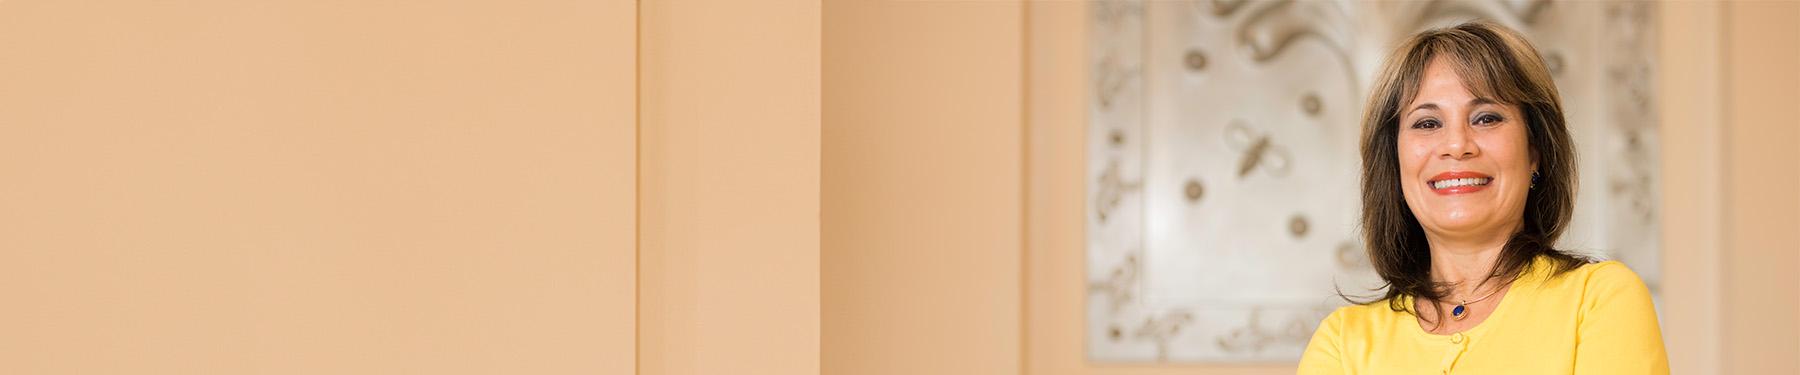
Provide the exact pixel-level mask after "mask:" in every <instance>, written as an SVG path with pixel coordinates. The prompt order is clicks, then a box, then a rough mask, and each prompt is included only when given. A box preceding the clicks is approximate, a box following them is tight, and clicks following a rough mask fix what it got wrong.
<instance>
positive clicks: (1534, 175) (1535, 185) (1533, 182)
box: [1531, 171, 1538, 189]
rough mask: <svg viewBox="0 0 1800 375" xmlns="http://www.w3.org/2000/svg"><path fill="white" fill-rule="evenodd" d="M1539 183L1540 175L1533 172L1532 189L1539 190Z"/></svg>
mask: <svg viewBox="0 0 1800 375" xmlns="http://www.w3.org/2000/svg"><path fill="white" fill-rule="evenodd" d="M1537 181H1538V173H1537V171H1531V188H1532V189H1536V188H1537Z"/></svg>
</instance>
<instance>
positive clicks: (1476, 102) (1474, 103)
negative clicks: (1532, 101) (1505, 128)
mask: <svg viewBox="0 0 1800 375" xmlns="http://www.w3.org/2000/svg"><path fill="white" fill-rule="evenodd" d="M1499 103H1500V102H1497V101H1494V100H1493V99H1488V98H1475V99H1470V100H1469V106H1470V107H1474V106H1478V105H1482V104H1499ZM1421 109H1430V110H1437V109H1438V105H1437V103H1425V104H1420V105H1419V106H1417V107H1413V109H1412V110H1411V111H1406V113H1408V114H1410V113H1413V112H1418V111H1419V110H1421Z"/></svg>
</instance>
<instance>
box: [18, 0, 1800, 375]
mask: <svg viewBox="0 0 1800 375" xmlns="http://www.w3.org/2000/svg"><path fill="white" fill-rule="evenodd" d="M1472 18H1484V19H1493V20H1495V21H1497V22H1502V23H1504V24H1507V25H1509V26H1513V27H1516V28H1519V29H1520V30H1522V31H1524V32H1525V33H1526V34H1528V35H1529V36H1531V37H1532V38H1533V40H1534V41H1535V42H1537V43H1538V45H1539V47H1540V48H1541V49H1542V50H1543V52H1545V55H1546V58H1547V59H1549V60H1550V62H1551V65H1552V66H1553V69H1555V70H1556V71H1558V73H1557V74H1558V76H1557V80H1558V84H1559V86H1560V87H1561V88H1562V90H1563V92H1564V94H1565V95H1566V100H1568V102H1567V103H1565V104H1566V105H1567V106H1569V107H1570V113H1571V121H1572V123H1575V121H1579V123H1578V124H1576V127H1577V128H1576V130H1575V131H1576V132H1577V137H1578V140H1580V141H1581V143H1582V147H1583V149H1582V152H1583V154H1582V156H1583V158H1584V159H1582V160H1583V163H1584V164H1583V165H1582V167H1583V171H1584V175H1583V176H1582V186H1583V188H1584V189H1583V190H1582V195H1581V198H1579V199H1581V204H1583V205H1585V206H1582V207H1581V208H1580V209H1579V211H1578V212H1577V216H1578V219H1577V220H1578V228H1577V229H1576V231H1575V232H1574V233H1572V234H1571V237H1570V238H1569V241H1568V242H1567V243H1565V246H1568V247H1571V248H1576V249H1579V250H1582V251H1588V252H1591V253H1593V254H1597V255H1602V256H1608V257H1613V258H1618V259H1621V260H1624V261H1626V262H1628V263H1629V264H1630V265H1631V266H1632V267H1633V269H1634V270H1637V271H1638V272H1639V273H1640V274H1642V275H1644V276H1645V278H1646V281H1648V282H1651V285H1652V286H1653V287H1654V288H1655V291H1656V294H1657V299H1658V309H1659V318H1660V319H1661V323H1662V326H1663V334H1664V338H1665V343H1666V345H1667V347H1668V349H1669V356H1670V360H1671V363H1672V366H1673V368H1674V370H1675V372H1676V373H1684V374H1688V373H1692V374H1790V373H1800V273H1797V272H1795V270H1797V269H1800V246H1796V245H1794V244H1796V243H1800V191H1796V190H1795V189H1794V188H1793V186H1797V185H1800V155H1796V154H1794V152H1793V150H1794V148H1795V145H1800V124H1796V123H1795V122H1794V120H1793V119H1792V118H1791V117H1792V116H1789V115H1788V113H1789V112H1792V111H1793V110H1794V109H1795V108H1800V25H1797V24H1795V23H1793V22H1792V20H1793V19H1796V18H1800V2H1794V1H1781V0H1777V1H1679V2H1565V1H1554V0H1553V1H1470V2H1462V1H1417V2H1412V1H1404V2H1354V1H1330V2H1326V1H1282V2H1260V1H1248V0H1237V1H1234V0H1197V1H1099V2H1088V1H902V0H841V1H839V0H831V1H823V2H819V1H778V0H756V1H734V0H641V1H620V0H596V1H551V0H526V1H506V2H501V1H438V2H401V1H387V2H332V1H326V2H318V1H311V2H302V1H283V0H275V1H259V2H228V1H208V0H192V1H96V2H51V1H27V0H7V1H4V2H0V56H4V57H0V131H3V132H4V133H3V134H0V178H3V179H4V180H3V181H4V183H0V215H4V219H0V220H3V221H0V295H4V296H7V298H8V301H9V303H8V304H7V305H6V308H4V309H0V332H5V334H4V335H0V372H3V373H21V374H63V373H70V374H76V373H78V374H90V373H357V374H362V373H370V374H386V373H444V374H458V373H470V374H473V373H527V374H540V373H542V374H560V373H585V374H594V373H598V374H634V373H635V374H821V373H823V374H1021V375H1024V374H1029V375H1044V374H1285V373H1292V372H1293V371H1294V368H1293V365H1292V361H1293V360H1294V359H1295V358H1297V357H1296V353H1297V352H1295V351H1294V348H1295V347H1296V345H1297V344H1296V342H1297V341H1296V340H1300V339H1301V338H1302V337H1304V336H1306V335H1310V331H1311V329H1312V328H1311V325H1312V324H1316V317H1315V316H1317V315H1316V314H1319V313H1320V312H1321V311H1329V310H1328V309H1329V308H1331V307H1332V306H1334V305H1333V302H1331V301H1330V300H1329V299H1326V298H1322V297H1324V296H1322V295H1320V294H1319V291H1320V290H1321V289H1318V288H1320V287H1321V285H1322V284H1325V283H1327V282H1341V283H1345V284H1347V285H1349V284H1354V283H1355V282H1357V280H1358V279H1357V277H1358V276H1357V275H1358V272H1361V271H1359V270H1358V267H1360V265H1359V264H1358V263H1357V258H1356V257H1355V256H1353V255H1354V254H1356V253H1357V252H1359V251H1361V250H1360V249H1356V248H1354V246H1351V247H1345V246H1343V244H1344V243H1345V242H1344V241H1345V239H1347V238H1353V237H1350V236H1353V234H1354V232H1353V229H1354V228H1353V227H1349V226H1348V223H1349V222H1348V221H1347V219H1348V218H1350V217H1351V216H1350V215H1352V214H1353V213H1354V211H1353V210H1354V209H1355V207H1354V206H1351V205H1347V203H1348V202H1345V200H1347V199H1353V198H1354V196H1353V195H1352V194H1353V192H1350V191H1346V190H1343V188H1342V186H1344V184H1345V180H1344V178H1346V176H1349V175H1350V174H1351V173H1354V167H1355V166H1354V154H1351V153H1349V152H1350V150H1351V148H1350V147H1351V146H1349V145H1350V144H1351V143H1349V142H1350V140H1352V139H1353V137H1354V135H1355V134H1354V133H1355V132H1354V130H1353V124H1354V123H1355V115H1356V114H1357V113H1358V111H1360V105H1359V103H1360V100H1361V95H1363V91H1365V90H1366V87H1367V84H1368V79H1369V76H1370V71H1371V69H1372V67H1373V65H1374V64H1377V63H1378V62H1379V59H1380V57H1381V55H1380V54H1381V53H1382V52H1385V50H1386V48H1389V47H1390V45H1391V43H1392V42H1393V40H1394V39H1396V38H1399V37H1401V36H1404V35H1405V34H1406V33H1410V32H1413V31H1415V30H1418V29H1420V28H1424V27H1431V26H1437V25H1443V24H1446V23H1451V22H1456V21H1459V20H1464V19H1472ZM1102 216H1105V217H1106V219H1101V217H1102ZM1346 254H1349V255H1351V256H1346ZM1365 276H1366V275H1365ZM1270 280H1275V281H1270ZM1281 280H1285V281H1281Z"/></svg>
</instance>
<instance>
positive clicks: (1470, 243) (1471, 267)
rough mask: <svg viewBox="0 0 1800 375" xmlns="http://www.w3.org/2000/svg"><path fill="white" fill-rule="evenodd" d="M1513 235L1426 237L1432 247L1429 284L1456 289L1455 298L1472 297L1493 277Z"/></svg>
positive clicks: (1506, 231)
mask: <svg viewBox="0 0 1800 375" xmlns="http://www.w3.org/2000/svg"><path fill="white" fill-rule="evenodd" d="M1513 229H1517V225H1513ZM1513 232H1514V231H1513V230H1503V231H1498V232H1496V233H1499V234H1493V235H1486V236H1466V237H1448V236H1433V235H1430V233H1427V235H1426V240H1427V241H1428V242H1429V243H1430V245H1431V279H1432V281H1435V282H1440V283H1448V284H1452V285H1455V289H1454V290H1455V291H1456V294H1457V295H1465V296H1467V295H1470V294H1473V292H1475V290H1473V289H1474V288H1475V287H1476V285H1480V284H1481V283H1482V281H1485V280H1487V277H1488V275H1491V274H1493V272H1494V266H1495V264H1497V263H1499V260H1500V252H1501V250H1502V249H1504V248H1505V247H1506V241H1508V240H1510V239H1511V238H1512V233H1513ZM1494 286H1495V285H1487V286H1484V287H1494Z"/></svg>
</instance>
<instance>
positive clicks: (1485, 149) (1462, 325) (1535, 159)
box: [1299, 22, 1669, 374]
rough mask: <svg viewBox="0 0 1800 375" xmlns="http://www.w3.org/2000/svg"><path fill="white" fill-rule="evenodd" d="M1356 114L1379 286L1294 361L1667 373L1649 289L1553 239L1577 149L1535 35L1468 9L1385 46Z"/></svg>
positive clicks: (1333, 319) (1367, 229) (1562, 220)
mask: <svg viewBox="0 0 1800 375" xmlns="http://www.w3.org/2000/svg"><path fill="white" fill-rule="evenodd" d="M1375 82H1376V85H1375V88H1374V91H1373V92H1372V93H1371V95H1370V99H1369V106H1368V108H1367V109H1366V111H1365V112H1364V116H1363V120H1362V134H1363V136H1362V163H1363V166H1364V168H1363V175H1362V192H1363V214H1362V227H1363V232H1364V233H1363V236H1364V242H1365V244H1366V245H1367V248H1368V249H1369V257H1370V260H1371V263H1372V264H1374V266H1375V271H1376V273H1378V274H1380V276H1381V278H1382V279H1383V280H1384V281H1386V285H1385V286H1384V288H1385V292H1384V294H1385V295H1384V296H1383V297H1382V298H1381V299H1378V300H1375V301H1369V302H1364V303H1360V304H1356V305H1351V306H1346V307H1343V308H1340V309H1338V310H1337V311H1335V312H1333V313H1332V314H1331V316H1329V317H1326V318H1325V320H1324V321H1323V322H1321V323H1320V324H1319V329H1318V331H1317V332H1315V333H1314V334H1313V338H1312V341H1311V343H1310V344H1308V345H1307V348H1306V353H1305V355H1304V356H1303V357H1302V358H1301V360H1300V371H1299V372H1300V373H1301V374H1339V373H1346V374H1423V373H1457V374H1465V373H1466V374H1570V373H1574V374H1645V373H1653V374H1664V373H1668V372H1669V369H1668V359H1667V356H1666V354H1665V353H1664V351H1663V344H1662V334H1661V332H1660V330H1659V329H1658V328H1657V322H1656V312H1655V310H1654V308H1653V306H1652V305H1651V302H1650V292H1649V290H1648V289H1646V288H1645V287H1644V283H1643V281H1642V280H1640V279H1638V277H1637V274H1635V273H1632V271H1631V270H1630V269H1627V268H1626V267H1625V266H1624V265H1623V264H1620V263H1619V262H1617V261H1609V262H1597V263H1596V262H1592V261H1589V260H1587V259H1584V258H1582V257H1579V256H1576V255H1573V254H1570V253H1566V252H1562V251H1559V250H1557V249H1555V248H1553V247H1552V244H1554V243H1556V239H1557V237H1558V236H1561V235H1562V233H1563V230H1564V228H1567V226H1568V222H1569V216H1570V212H1571V211H1572V208H1573V207H1574V196H1575V182H1576V181H1575V178H1576V175H1575V149H1574V145H1573V144H1572V142H1573V141H1572V140H1571V139H1570V136H1569V132H1568V129H1567V128H1566V127H1565V125H1564V119H1563V111H1562V104H1561V99H1560V98H1559V96H1558V94H1557V92H1556V85H1555V83H1554V82H1552V81H1551V79H1550V73H1549V71H1548V70H1547V69H1546V68H1545V66H1544V61H1543V59H1542V58H1541V57H1540V56H1538V53H1537V50H1536V49H1535V48H1533V47H1532V46H1531V44H1530V43H1529V42H1527V41H1526V40H1525V39H1524V38H1523V37H1521V36H1520V35H1519V34H1518V33H1517V32H1514V31H1512V30H1510V29H1507V28H1505V27H1501V26H1498V25H1495V24H1491V23H1485V22H1474V23H1465V24H1462V25H1458V26H1455V27H1451V28H1447V29H1435V30H1429V31H1425V32H1423V33H1420V34H1418V35H1416V36H1414V37H1412V38H1411V39H1409V40H1407V41H1406V42H1405V43H1404V44H1402V45H1401V47H1400V48H1398V49H1397V50H1395V51H1394V54H1393V55H1392V56H1390V57H1389V58H1388V60H1387V63H1386V66H1385V67H1384V68H1383V69H1382V71H1381V76H1380V77H1377V79H1376V81H1375Z"/></svg>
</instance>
